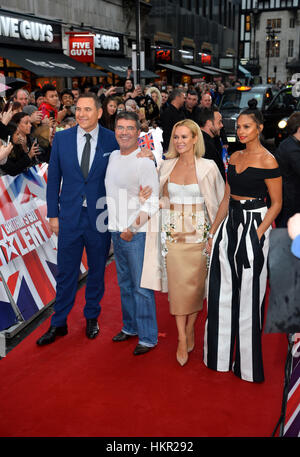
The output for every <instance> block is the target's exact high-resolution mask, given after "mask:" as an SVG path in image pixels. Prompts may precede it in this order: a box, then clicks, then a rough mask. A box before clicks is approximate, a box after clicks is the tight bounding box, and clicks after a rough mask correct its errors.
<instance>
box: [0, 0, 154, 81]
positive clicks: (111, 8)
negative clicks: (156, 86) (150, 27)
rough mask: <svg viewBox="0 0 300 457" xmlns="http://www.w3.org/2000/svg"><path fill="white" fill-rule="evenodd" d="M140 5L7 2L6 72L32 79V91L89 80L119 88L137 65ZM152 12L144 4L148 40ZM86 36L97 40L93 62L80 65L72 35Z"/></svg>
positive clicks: (3, 12) (2, 42)
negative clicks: (134, 51) (135, 46)
mask: <svg viewBox="0 0 300 457" xmlns="http://www.w3.org/2000/svg"><path fill="white" fill-rule="evenodd" d="M134 5H135V1H134V0H107V1H106V0H88V1H86V2H82V1H79V0H51V1H43V2H41V1H39V0H3V1H2V2H1V7H0V73H1V74H3V75H4V76H6V77H19V78H22V79H25V80H27V81H29V85H30V87H29V89H33V88H34V87H39V86H42V85H43V84H44V83H45V82H51V83H55V84H56V85H57V86H58V88H62V87H64V86H66V85H67V86H70V84H73V85H74V84H76V78H78V80H80V82H81V83H83V81H82V79H83V78H84V79H85V80H86V82H87V83H88V84H98V83H99V82H101V83H102V82H104V83H113V84H117V83H118V82H119V81H120V80H121V79H123V78H125V77H126V76H127V74H128V67H131V48H132V43H133V41H134V40H135V38H136V20H135V8H134ZM149 10H150V4H149V2H148V1H140V11H141V35H142V36H143V34H144V31H143V25H144V22H145V17H146V16H147V14H148V12H149ZM47 30H48V32H49V34H48V36H47V33H46V31H47ZM80 34H81V36H82V37H83V36H84V35H87V34H92V35H93V37H94V39H93V44H92V48H93V49H92V51H91V52H93V56H94V58H93V59H92V62H88V63H87V60H86V59H85V60H84V59H83V62H84V63H80V62H78V56H77V58H76V60H75V55H76V50H75V51H73V55H71V53H70V36H77V35H78V36H80ZM78 46H79V45H78ZM84 46H87V45H86V44H85V45H84ZM86 52H88V51H86ZM78 53H79V50H77V54H78ZM83 53H84V51H82V52H81V56H82V55H83ZM84 67H85V68H84ZM86 68H88V72H87V71H85V69H86ZM150 75H151V76H153V74H151V73H150V72H149V74H148V75H144V76H145V77H147V76H148V77H149V76H150ZM70 78H71V80H72V81H70Z"/></svg>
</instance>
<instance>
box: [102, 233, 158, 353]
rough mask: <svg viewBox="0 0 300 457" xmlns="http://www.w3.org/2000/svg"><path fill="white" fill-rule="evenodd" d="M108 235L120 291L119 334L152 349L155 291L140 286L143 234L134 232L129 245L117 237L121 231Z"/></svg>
mask: <svg viewBox="0 0 300 457" xmlns="http://www.w3.org/2000/svg"><path fill="white" fill-rule="evenodd" d="M111 235H112V241H113V245H114V255H115V260H116V267H117V275H118V284H119V287H120V292H121V305H122V314H123V328H122V331H123V332H124V333H127V334H128V335H138V336H139V343H140V344H143V345H144V346H148V347H152V346H155V345H156V344H157V333H158V330H157V321H156V304H155V299H154V291H153V290H150V289H144V288H142V287H140V282H141V277H142V270H143V262H144V250H145V238H146V234H145V233H142V232H141V233H136V234H135V235H134V236H133V238H132V240H131V241H129V242H128V241H124V240H122V238H120V232H112V234H111Z"/></svg>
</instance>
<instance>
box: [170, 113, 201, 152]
mask: <svg viewBox="0 0 300 457" xmlns="http://www.w3.org/2000/svg"><path fill="white" fill-rule="evenodd" d="M177 127H187V128H188V129H189V130H190V131H191V133H192V136H193V138H195V137H197V138H198V139H197V142H196V143H195V145H194V154H195V157H196V158H199V157H202V156H203V155H204V154H205V145H204V140H203V135H202V132H201V129H200V127H199V125H198V124H196V122H194V121H192V120H191V119H184V120H183V121H179V122H177V123H176V124H175V125H174V127H173V130H172V134H171V139H170V144H169V149H168V152H167V154H166V155H165V157H166V159H175V158H176V157H178V156H179V153H178V152H176V150H175V146H174V135H175V130H176V129H177Z"/></svg>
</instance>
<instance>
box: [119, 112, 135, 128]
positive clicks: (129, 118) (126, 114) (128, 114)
mask: <svg viewBox="0 0 300 457" xmlns="http://www.w3.org/2000/svg"><path fill="white" fill-rule="evenodd" d="M119 119H126V120H127V121H134V122H135V125H136V128H137V130H141V123H140V120H139V116H138V115H137V114H136V113H135V112H133V111H121V112H120V113H118V114H117V116H116V122H115V125H117V122H118V120H119Z"/></svg>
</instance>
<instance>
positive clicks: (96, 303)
mask: <svg viewBox="0 0 300 457" xmlns="http://www.w3.org/2000/svg"><path fill="white" fill-rule="evenodd" d="M110 240H111V237H110V233H109V232H108V231H106V232H105V233H99V232H98V231H96V230H95V229H93V228H91V225H90V221H89V217H88V213H87V208H85V207H82V210H81V214H80V219H79V224H78V226H77V228H76V229H75V230H74V229H73V230H68V228H67V226H64V224H62V223H61V222H60V227H59V233H58V251H57V266H58V275H57V277H56V301H55V304H54V314H53V316H52V319H51V325H53V326H55V327H59V326H63V325H65V324H66V323H67V317H68V315H69V313H70V311H71V309H72V307H73V305H74V301H75V296H76V292H77V288H78V279H79V275H80V264H81V260H82V254H83V250H84V248H85V249H86V254H87V262H88V276H87V282H86V292H85V301H86V303H85V307H84V316H85V318H86V319H93V318H97V317H98V316H99V314H100V311H101V306H100V300H101V299H102V297H103V294H104V273H105V266H106V262H107V257H108V253H109V248H110Z"/></svg>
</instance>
